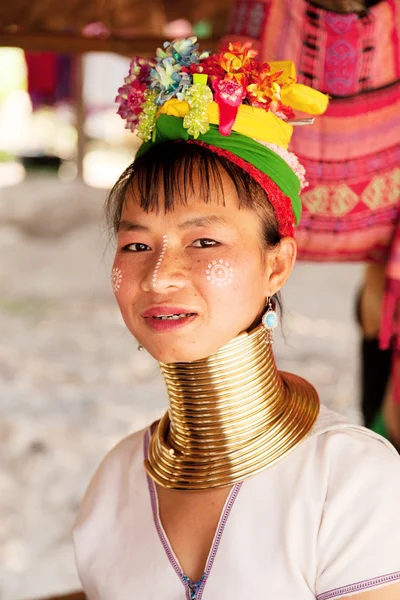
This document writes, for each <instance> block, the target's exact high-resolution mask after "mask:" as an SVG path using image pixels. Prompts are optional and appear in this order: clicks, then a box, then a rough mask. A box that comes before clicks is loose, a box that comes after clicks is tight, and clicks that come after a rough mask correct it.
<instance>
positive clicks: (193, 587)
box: [144, 430, 242, 600]
mask: <svg viewBox="0 0 400 600" xmlns="http://www.w3.org/2000/svg"><path fill="white" fill-rule="evenodd" d="M149 441H150V430H147V431H146V435H145V436H144V456H145V458H146V459H147V457H148V447H149ZM147 484H148V488H149V493H150V500H151V508H152V512H153V520H154V524H155V527H156V530H157V533H158V537H159V538H160V541H161V544H162V545H163V548H164V550H165V553H166V555H167V557H168V559H169V562H170V563H171V566H172V567H173V569H174V571H175V573H176V574H177V575H178V577H179V579H180V580H181V582H182V584H183V585H184V587H185V590H186V598H187V600H200V599H201V597H202V595H203V591H204V587H205V585H206V583H207V579H208V576H209V575H210V572H211V569H212V566H213V563H214V560H215V557H216V555H217V552H218V547H219V544H220V542H221V538H222V534H223V533H224V529H225V525H226V523H227V521H228V517H229V514H230V512H231V510H232V507H233V505H234V503H235V500H236V498H237V495H238V493H239V490H240V488H241V487H242V483H236V484H235V485H234V486H233V488H232V490H231V492H230V494H229V496H228V500H227V502H226V503H225V507H224V510H223V514H222V516H221V518H220V522H219V526H218V530H217V532H216V534H215V537H214V540H213V544H212V547H211V550H210V554H209V557H208V560H207V564H206V570H205V572H204V574H203V576H202V577H201V579H200V580H199V581H198V582H192V581H191V580H190V579H189V578H188V577H186V575H185V574H184V573H183V571H182V569H181V567H180V565H179V563H178V561H177V559H176V557H175V555H174V553H173V551H172V549H171V545H170V543H169V541H168V538H167V536H166V534H165V531H164V528H163V526H162V523H161V521H160V516H159V509H158V498H157V491H156V487H155V484H154V482H153V480H152V479H151V478H150V477H149V476H148V475H147ZM193 593H194V595H193Z"/></svg>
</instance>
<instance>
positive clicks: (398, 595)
mask: <svg viewBox="0 0 400 600" xmlns="http://www.w3.org/2000/svg"><path fill="white" fill-rule="evenodd" d="M355 598H357V600H399V599H400V582H399V583H393V584H391V585H386V586H384V587H381V588H378V589H376V590H369V591H368V592H362V593H361V594H357V595H356V596H354V595H352V596H343V597H342V599H341V600H355Z"/></svg>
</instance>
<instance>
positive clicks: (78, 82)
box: [73, 54, 86, 181]
mask: <svg viewBox="0 0 400 600" xmlns="http://www.w3.org/2000/svg"><path fill="white" fill-rule="evenodd" d="M73 77H74V81H73V86H74V100H75V126H76V133H77V141H76V176H77V179H79V180H81V181H83V159H84V157H85V145H86V135H85V117H86V111H85V101H84V98H83V56H82V55H81V54H77V55H76V56H74V68H73Z"/></svg>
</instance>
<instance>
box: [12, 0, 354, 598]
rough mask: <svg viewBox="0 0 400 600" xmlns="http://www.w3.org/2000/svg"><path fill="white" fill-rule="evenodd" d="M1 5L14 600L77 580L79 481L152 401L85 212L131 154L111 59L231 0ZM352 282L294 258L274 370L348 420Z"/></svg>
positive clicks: (206, 17) (97, 235)
mask: <svg viewBox="0 0 400 600" xmlns="http://www.w3.org/2000/svg"><path fill="white" fill-rule="evenodd" d="M8 4H9V6H2V7H1V9H0V46H1V47H0V598H1V600H22V599H25V598H26V599H28V598H34V597H40V596H46V595H50V594H55V593H62V592H67V591H68V590H73V589H75V588H78V587H79V582H78V578H77V575H76V572H75V566H74V560H73V553H72V545H71V536H70V530H71V526H72V523H73V521H74V516H75V514H76V511H77V507H78V504H79V501H80V498H81V496H82V494H83V493H84V490H85V487H86V485H87V484H88V482H89V479H90V477H91V475H92V474H93V472H94V470H95V468H96V466H97V465H98V463H99V462H100V460H101V459H102V458H103V456H104V454H105V453H106V452H107V450H108V449H110V448H111V447H112V446H113V445H114V444H115V443H116V442H117V441H118V440H119V439H120V438H122V437H123V436H125V435H127V434H128V433H129V432H131V431H134V430H135V429H138V428H141V427H144V426H145V425H147V424H149V423H150V422H151V421H152V420H154V419H155V418H156V417H157V416H159V415H160V414H162V412H163V410H164V409H165V405H166V400H165V394H164V390H163V384H162V381H161V378H160V375H159V371H158V366H157V364H156V363H155V362H154V361H153V360H152V359H151V358H150V357H149V356H148V355H147V354H146V353H145V352H141V353H139V352H137V344H136V343H135V340H134V339H132V337H131V336H130V334H129V333H127V332H126V331H125V327H124V325H123V323H122V320H121V318H120V316H119V312H118V309H117V306H116V303H115V301H114V296H113V294H112V292H111V287H110V283H109V280H110V265H111V261H112V256H113V240H112V237H110V232H108V231H107V230H106V228H105V224H104V222H103V220H102V204H103V201H104V198H105V195H106V192H107V189H108V188H109V187H110V186H111V185H112V183H113V182H114V181H115V179H116V178H117V177H118V175H119V174H120V173H121V172H122V170H123V169H124V168H125V167H126V166H127V165H128V164H129V163H130V162H131V161H132V159H133V157H134V154H135V150H136V148H137V145H138V141H137V140H136V138H135V136H134V135H133V134H131V133H130V132H129V131H127V130H125V129H124V123H123V121H122V120H121V119H120V117H118V116H117V115H116V105H115V104H114V98H115V95H116V92H117V89H118V87H119V86H120V85H121V84H122V82H123V78H124V77H125V75H126V74H127V72H128V66H129V58H128V57H129V56H133V55H134V54H145V53H148V52H151V53H152V54H153V53H154V48H155V47H157V45H160V43H161V41H162V39H163V37H168V38H172V37H178V36H181V35H183V36H184V35H188V34H191V33H193V32H194V33H195V34H196V35H198V37H199V38H201V39H203V38H204V42H203V45H204V46H206V47H211V48H212V47H215V45H216V40H218V38H219V37H221V35H222V34H223V33H224V32H225V31H226V29H227V27H228V20H229V14H230V4H231V3H230V1H229V0H224V1H221V2H208V1H205V0H203V1H202V2H196V1H193V2H191V6H190V7H187V6H186V5H185V6H184V5H183V3H180V2H177V1H175V0H168V2H162V1H161V0H158V1H157V0H154V1H153V0H152V1H151V2H150V3H143V4H140V3H139V2H136V1H135V0H133V1H131V2H129V3H128V2H126V1H122V0H118V2H116V3H109V5H107V6H108V7H107V13H106V14H105V13H104V11H105V10H106V9H105V8H104V6H101V11H103V12H101V11H100V8H99V7H97V5H96V4H95V3H93V5H91V2H85V4H84V7H82V6H80V4H81V3H80V2H78V1H71V2H67V3H66V4H67V5H68V11H67V12H66V11H65V7H64V12H63V10H62V8H63V7H60V6H57V3H56V2H52V1H50V0H49V1H47V2H42V3H41V2H34V3H31V5H28V3H25V2H23V1H22V0H18V1H17V2H12V3H11V2H10V3H8ZM58 4H60V3H58ZM64 4H65V3H64ZM114 4H115V6H114ZM185 4H187V3H185ZM111 5H112V10H111ZM83 8H84V10H83ZM96 11H97V12H96ZM360 278H361V267H360V266H359V265H349V264H342V265H326V264H324V265H316V264H313V265H311V264H307V263H301V264H298V265H297V267H296V269H295V272H294V275H293V276H292V278H291V280H290V282H289V284H288V285H287V287H286V289H285V290H284V293H283V300H284V311H285V314H284V319H283V327H282V328H281V330H280V333H279V334H278V336H277V340H276V354H277V362H278V366H279V367H280V368H281V369H283V370H289V371H293V372H295V373H298V374H300V375H302V376H304V377H305V378H307V379H309V380H310V381H311V382H312V383H313V384H314V385H315V386H316V387H317V388H318V390H319V392H320V394H321V399H322V401H323V402H324V403H325V404H327V405H328V406H330V407H333V408H335V409H336V410H338V411H340V412H342V413H344V414H345V415H346V416H347V417H348V418H349V419H350V420H352V421H354V422H359V421H360V415H359V411H358V407H357V401H358V388H357V370H358V365H357V358H356V357H357V344H358V332H357V330H356V326H355V324H354V317H353V304H354V298H355V294H356V290H357V288H358V285H359V281H360Z"/></svg>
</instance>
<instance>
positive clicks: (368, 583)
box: [317, 571, 400, 600]
mask: <svg viewBox="0 0 400 600" xmlns="http://www.w3.org/2000/svg"><path fill="white" fill-rule="evenodd" d="M399 580H400V571H395V572H394V573H389V574H388V575H382V576H381V577H375V578H374V579H365V580H364V581H358V582H357V583H353V584H351V585H345V586H343V587H340V588H335V589H334V590H330V591H329V592H324V593H323V594H319V595H318V596H317V600H330V599H331V598H338V597H339V596H344V595H345V594H346V595H347V594H354V593H356V592H362V591H364V590H367V589H370V588H373V587H377V586H382V585H386V584H388V583H393V582H395V581H399Z"/></svg>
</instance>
